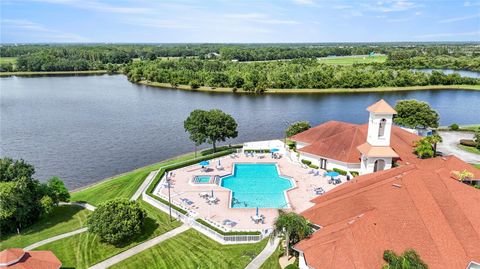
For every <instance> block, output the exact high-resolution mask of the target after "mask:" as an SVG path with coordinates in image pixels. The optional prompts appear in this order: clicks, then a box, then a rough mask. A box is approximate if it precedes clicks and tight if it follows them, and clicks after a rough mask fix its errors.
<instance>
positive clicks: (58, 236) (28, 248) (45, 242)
mask: <svg viewBox="0 0 480 269" xmlns="http://www.w3.org/2000/svg"><path fill="white" fill-rule="evenodd" d="M86 231H87V228H81V229H78V230H75V231H71V232H68V233H64V234H59V235H57V236H54V237H50V238H47V239H45V240H42V241H38V242H36V243H33V244H31V245H30V246H27V247H25V248H23V249H24V250H32V249H35V248H38V247H40V246H43V245H46V244H48V243H51V242H53V241H57V240H60V239H63V238H66V237H70V236H73V235H76V234H79V233H84V232H86Z"/></svg>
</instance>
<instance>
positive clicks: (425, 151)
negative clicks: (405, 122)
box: [414, 137, 434, 159]
mask: <svg viewBox="0 0 480 269" xmlns="http://www.w3.org/2000/svg"><path fill="white" fill-rule="evenodd" d="M414 152H415V153H416V154H417V156H418V157H419V158H421V159H427V158H431V157H433V155H434V151H433V147H432V144H431V143H430V142H429V141H428V139H427V138H426V137H425V138H422V139H420V140H419V141H417V142H415V149H414Z"/></svg>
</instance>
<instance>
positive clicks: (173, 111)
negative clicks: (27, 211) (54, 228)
mask: <svg viewBox="0 0 480 269" xmlns="http://www.w3.org/2000/svg"><path fill="white" fill-rule="evenodd" d="M0 83H1V85H0V86H1V93H0V97H1V106H0V115H1V121H0V124H1V133H0V135H1V142H0V146H1V153H0V155H1V156H10V157H13V158H23V159H25V160H27V161H28V162H30V163H32V164H34V165H35V167H36V170H37V173H36V176H37V178H39V179H41V180H44V179H48V178H49V177H51V176H54V175H57V176H59V177H61V178H62V179H64V180H65V182H66V183H67V185H68V187H69V188H71V189H73V188H78V187H81V186H85V185H87V184H90V183H93V182H95V181H98V180H100V179H103V178H106V177H109V176H113V175H116V174H118V173H122V172H126V171H129V170H132V169H134V168H137V167H141V166H144V165H147V164H151V163H155V162H158V161H160V160H163V159H165V158H169V157H173V156H176V155H179V154H181V153H186V152H190V151H193V149H194V147H193V144H192V143H191V142H190V141H189V139H188V135H187V134H186V133H185V132H184V129H183V121H184V119H185V118H186V117H187V116H188V114H189V113H190V111H192V110H194V109H212V108H219V109H222V110H224V111H225V112H227V113H230V114H232V115H233V116H234V117H235V119H236V120H237V122H238V125H239V127H238V129H239V136H238V138H237V139H235V140H232V141H228V142H230V143H238V142H244V141H252V140H263V139H273V138H279V137H282V136H283V130H284V128H285V123H284V122H285V121H289V122H293V121H297V120H308V121H310V122H311V123H312V124H313V125H316V124H320V123H322V122H324V121H328V120H341V121H348V122H354V123H364V122H366V121H367V119H368V115H367V111H366V110H365V109H366V107H367V106H368V105H370V104H372V103H374V102H376V101H377V100H378V99H380V98H384V99H386V100H387V101H388V102H390V104H392V105H394V104H395V102H396V101H397V100H400V99H410V98H415V99H418V100H422V101H427V102H429V103H430V104H431V105H432V106H433V108H435V109H436V110H438V112H439V113H440V115H441V124H442V125H448V124H451V123H454V122H455V123H459V124H473V123H479V122H480V117H479V115H480V106H479V105H478V104H479V103H480V92H475V91H461V90H444V91H419V92H397V93H365V94H328V95H320V94H317V95H315V94H312V95H261V96H255V95H234V94H209V93H194V92H187V91H180V90H173V89H172V90H169V89H158V88H153V87H147V86H141V85H136V84H132V83H130V82H128V81H127V79H126V77H124V76H122V75H115V76H107V75H104V76H77V77H75V76H69V77H31V78H18V77H8V78H1V79H0Z"/></svg>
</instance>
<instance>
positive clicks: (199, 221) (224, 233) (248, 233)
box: [196, 219, 260, 235]
mask: <svg viewBox="0 0 480 269" xmlns="http://www.w3.org/2000/svg"><path fill="white" fill-rule="evenodd" d="M196 221H197V222H198V223H200V224H202V225H204V226H207V227H208V228H210V229H212V230H214V231H215V232H217V233H219V234H221V235H260V232H257V231H253V232H242V231H238V232H224V231H222V230H220V229H218V228H217V227H215V226H213V225H211V224H210V223H208V222H206V221H204V220H203V219H196Z"/></svg>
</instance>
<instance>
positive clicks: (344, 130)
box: [290, 100, 420, 174]
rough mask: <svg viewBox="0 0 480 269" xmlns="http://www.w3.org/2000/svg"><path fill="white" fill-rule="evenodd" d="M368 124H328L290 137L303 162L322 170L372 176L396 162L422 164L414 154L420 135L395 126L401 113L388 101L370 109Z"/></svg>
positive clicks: (379, 102) (330, 122) (378, 103)
mask: <svg viewBox="0 0 480 269" xmlns="http://www.w3.org/2000/svg"><path fill="white" fill-rule="evenodd" d="M367 110H368V111H369V112H370V117H369V121H368V123H367V124H361V125H359V124H353V123H346V122H339V121H328V122H326V123H323V124H320V125H318V126H316V127H313V128H310V129H309V130H307V131H305V132H302V133H299V134H296V135H294V136H292V137H290V139H291V140H293V141H295V142H296V145H297V152H298V153H299V158H300V159H301V160H302V159H305V160H308V161H310V162H312V164H314V165H317V166H318V167H320V168H321V169H327V170H331V169H333V168H338V169H342V170H345V171H355V172H359V173H360V174H368V173H373V172H377V171H381V170H386V169H390V168H391V167H392V164H393V163H394V162H397V163H413V162H416V161H418V158H417V156H415V154H413V153H412V151H413V143H414V142H415V141H417V140H419V139H420V137H419V136H418V135H415V134H412V133H410V132H407V131H405V130H403V129H401V128H400V127H396V126H392V118H393V115H394V114H396V113H397V112H396V111H395V110H394V109H393V108H392V107H391V106H390V105H389V104H388V103H387V102H385V101H384V100H380V101H378V102H376V103H375V104H373V105H371V106H369V107H368V108H367Z"/></svg>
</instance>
